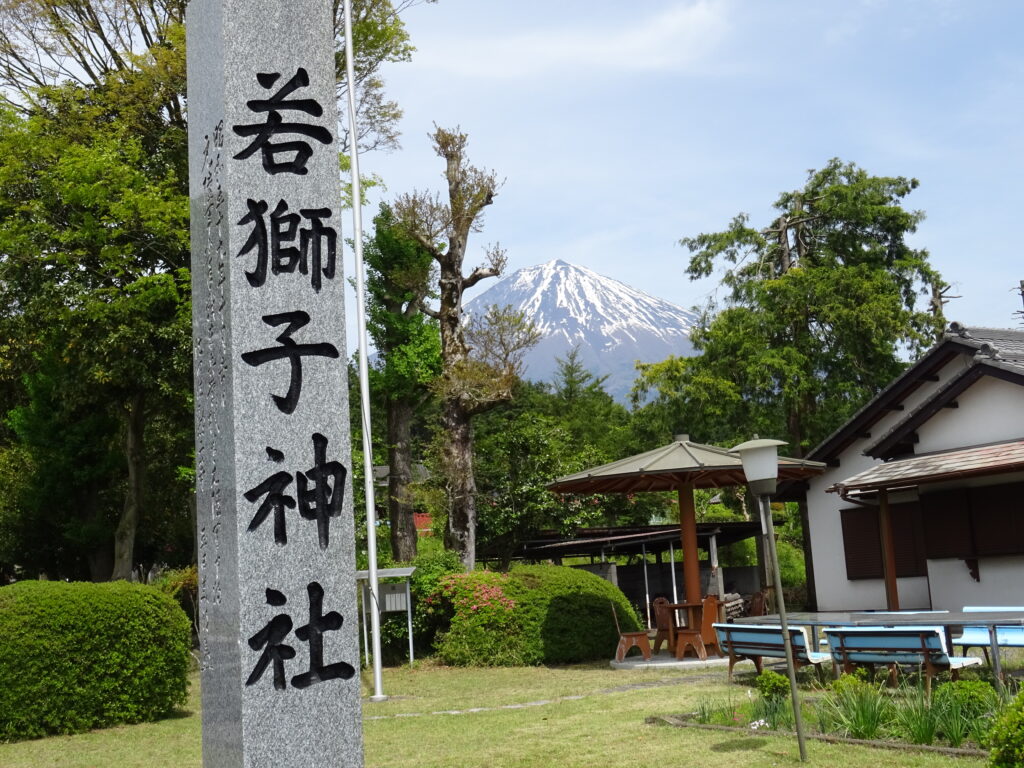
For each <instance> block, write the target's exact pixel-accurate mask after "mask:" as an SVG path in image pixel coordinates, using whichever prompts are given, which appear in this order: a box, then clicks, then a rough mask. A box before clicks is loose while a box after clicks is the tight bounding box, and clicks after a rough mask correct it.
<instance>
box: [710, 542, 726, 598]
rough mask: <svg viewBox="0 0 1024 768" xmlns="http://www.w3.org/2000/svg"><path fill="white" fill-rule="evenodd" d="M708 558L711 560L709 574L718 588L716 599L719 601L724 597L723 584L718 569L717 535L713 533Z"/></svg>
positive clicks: (720, 570)
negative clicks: (712, 576)
mask: <svg viewBox="0 0 1024 768" xmlns="http://www.w3.org/2000/svg"><path fill="white" fill-rule="evenodd" d="M708 557H709V558H710V560H711V573H712V574H713V575H714V577H715V586H717V587H718V599H719V600H721V599H722V598H724V597H725V584H724V583H723V582H724V577H723V576H722V569H721V568H719V567H718V535H717V534H714V533H712V534H711V544H710V545H709V547H708Z"/></svg>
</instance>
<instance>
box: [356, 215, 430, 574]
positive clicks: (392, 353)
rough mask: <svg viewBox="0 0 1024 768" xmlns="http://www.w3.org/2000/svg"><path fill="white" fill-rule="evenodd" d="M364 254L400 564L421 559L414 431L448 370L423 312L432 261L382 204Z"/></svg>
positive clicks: (393, 544) (394, 542) (391, 519)
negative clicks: (443, 371) (414, 495)
mask: <svg viewBox="0 0 1024 768" xmlns="http://www.w3.org/2000/svg"><path fill="white" fill-rule="evenodd" d="M373 223H374V234H373V237H372V238H369V239H368V241H367V243H366V246H365V248H364V251H363V252H364V255H365V258H366V267H367V277H366V288H367V295H368V305H369V307H368V320H369V322H368V327H369V332H370V335H371V336H372V337H373V343H374V346H375V347H376V349H377V361H376V363H375V365H374V370H373V373H372V375H373V384H374V389H375V390H377V391H378V392H380V393H381V395H382V396H381V397H380V398H378V400H380V401H382V405H383V407H384V409H385V411H386V413H387V437H386V440H387V451H388V521H389V523H390V528H391V551H392V554H393V556H394V558H395V559H396V560H398V561H400V562H408V561H410V560H412V559H413V558H414V557H416V525H415V522H414V520H413V500H412V493H411V489H410V484H411V483H412V464H413V425H414V421H415V420H416V416H417V413H418V412H419V410H420V409H421V408H422V406H423V404H424V403H425V402H426V400H427V399H428V398H429V397H430V394H431V390H430V384H431V383H432V382H433V381H434V380H435V379H436V378H437V376H438V374H439V373H440V368H441V355H440V340H439V337H438V332H437V326H436V324H435V323H433V322H431V321H430V319H429V318H428V317H427V316H426V315H424V314H423V311H422V307H423V305H424V302H425V301H426V300H427V298H428V297H429V296H430V293H431V278H432V277H433V264H434V262H433V258H432V257H431V254H430V253H429V252H428V251H427V250H426V249H424V248H423V247H422V246H421V245H419V243H417V242H416V240H415V239H413V238H412V237H409V236H408V234H407V233H405V232H404V231H403V230H402V228H401V226H400V225H399V224H398V223H397V222H396V221H395V217H394V214H393V212H392V210H391V208H390V207H389V206H387V205H381V207H380V212H379V213H378V214H377V216H376V218H375V219H374V222H373Z"/></svg>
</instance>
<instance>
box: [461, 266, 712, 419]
mask: <svg viewBox="0 0 1024 768" xmlns="http://www.w3.org/2000/svg"><path fill="white" fill-rule="evenodd" d="M495 304H496V305H498V306H499V307H503V306H505V305H511V307H512V308H513V309H515V310H521V311H523V312H525V313H526V317H527V319H529V320H532V321H533V323H534V324H535V325H536V327H537V330H539V331H540V333H541V340H540V342H539V343H538V344H537V346H535V347H534V348H533V349H531V350H530V351H529V352H528V353H527V354H526V357H525V359H524V364H525V369H526V370H525V374H524V376H525V378H528V379H531V380H533V381H548V382H550V381H551V380H552V379H553V378H554V376H555V372H556V371H557V368H558V363H557V359H558V358H562V359H564V358H565V357H566V355H568V354H569V352H570V351H572V349H573V348H574V347H577V348H579V360H580V363H581V364H582V365H583V366H584V367H585V368H587V370H589V371H590V372H591V373H593V374H594V375H596V376H605V375H607V377H608V379H607V381H606V382H605V391H607V392H608V393H609V394H610V395H612V397H614V398H615V399H616V400H619V401H620V402H624V401H625V400H626V399H627V397H628V396H629V390H630V388H631V387H632V385H633V380H634V379H635V378H636V368H635V363H636V362H637V361H640V362H644V363H654V362H659V361H661V360H664V359H665V358H666V357H668V356H669V355H676V356H689V355H692V354H693V347H692V345H691V344H690V337H689V333H690V328H691V327H692V326H693V325H694V323H695V322H696V320H697V316H696V315H695V314H694V313H693V312H689V311H687V310H685V309H683V308H682V307H679V306H676V305H675V304H672V303H670V302H668V301H665V300H663V299H658V298H655V297H654V296H651V295H649V294H646V293H643V292H642V291H638V290H636V289H635V288H631V287H629V286H628V285H626V284H625V283H620V282H619V281H618V280H612V279H611V278H609V277H604V276H602V275H599V274H597V273H596V272H592V271H590V270H589V269H586V268H584V267H579V266H576V265H573V264H568V263H566V262H564V261H561V260H555V261H549V262H548V263H547V264H540V265H538V266H535V267H526V268H525V269H520V270H519V271H517V272H514V273H512V274H511V275H509V276H508V277H507V278H505V279H504V280H502V281H501V282H500V283H498V284H496V285H494V286H493V287H492V288H490V289H488V290H487V291H485V292H484V293H482V294H480V295H479V296H477V297H476V298H474V299H473V300H472V301H469V302H467V303H466V306H465V310H466V313H467V314H468V315H482V314H483V313H485V312H486V311H487V308H488V307H490V306H492V305H495Z"/></svg>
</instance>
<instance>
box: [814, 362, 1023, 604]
mask: <svg viewBox="0 0 1024 768" xmlns="http://www.w3.org/2000/svg"><path fill="white" fill-rule="evenodd" d="M966 364H967V358H966V357H958V358H955V359H954V360H952V361H951V362H950V363H948V364H947V365H946V366H944V367H943V368H942V369H941V370H940V371H939V374H938V378H939V381H938V382H925V383H924V384H922V385H921V386H920V387H918V388H917V389H916V390H915V391H914V392H912V393H911V394H910V395H908V396H907V398H906V400H905V401H904V402H903V406H904V410H902V411H893V412H891V413H889V414H887V415H885V416H883V417H882V418H881V419H880V420H879V421H878V422H877V423H876V424H875V425H874V426H872V427H871V437H870V438H861V439H858V440H855V441H854V442H853V443H852V444H851V445H850V447H849V448H847V449H846V450H845V451H844V452H843V453H842V455H841V456H840V457H839V466H838V467H830V468H829V469H827V470H826V471H825V473H824V474H822V475H820V476H819V477H815V478H812V479H811V480H810V481H809V490H808V491H807V516H808V523H809V526H810V539H811V552H812V558H813V560H814V586H815V590H816V592H817V596H818V609H819V610H822V611H838V610H849V609H858V608H884V607H885V605H886V602H885V583H884V581H883V580H882V579H857V580H855V581H850V580H849V579H847V578H846V554H845V552H844V550H843V528H842V521H841V520H840V516H839V510H840V509H846V508H847V507H851V506H854V505H853V504H852V503H851V502H847V501H843V499H841V498H840V497H839V494H837V493H827V492H826V490H825V489H827V488H829V487H830V486H832V485H835V484H836V483H837V482H839V481H841V480H845V479H846V478H848V477H852V476H853V475H856V474H857V473H858V472H863V471H864V470H866V469H870V468H871V467H873V466H875V465H876V464H880V463H881V462H880V461H878V460H877V459H872V458H869V457H867V456H865V455H864V454H863V451H864V449H865V448H867V447H868V446H869V445H870V444H871V443H872V442H874V441H875V440H877V439H878V438H879V437H880V436H881V435H883V434H884V433H885V432H887V431H888V430H889V429H891V428H892V427H893V426H895V425H896V423H897V422H899V421H900V420H901V419H903V418H904V417H905V416H906V415H907V413H909V412H910V411H911V410H912V409H913V408H915V407H917V406H918V405H920V404H921V403H922V402H923V401H924V400H925V399H926V398H927V397H929V396H930V395H931V394H932V393H933V392H934V391H935V388H937V387H941V386H943V385H944V384H945V383H946V382H947V381H949V379H950V378H951V377H952V376H954V375H956V374H957V373H959V372H960V371H962V370H963V369H964V367H965V366H966ZM1018 390H1019V388H1018ZM1018 398H1019V394H1018ZM1018 402H1019V401H1018ZM957 410H959V409H957ZM894 501H895V499H894ZM896 584H897V589H898V591H899V596H900V608H905V609H912V608H929V607H930V606H931V602H930V596H929V588H928V579H927V578H926V577H923V576H920V577H914V578H903V579H897V582H896Z"/></svg>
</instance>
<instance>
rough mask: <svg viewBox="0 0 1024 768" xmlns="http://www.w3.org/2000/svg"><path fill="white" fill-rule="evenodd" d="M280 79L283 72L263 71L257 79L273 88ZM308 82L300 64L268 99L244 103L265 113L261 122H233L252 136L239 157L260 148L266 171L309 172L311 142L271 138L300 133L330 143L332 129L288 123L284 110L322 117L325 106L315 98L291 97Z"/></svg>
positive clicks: (236, 128)
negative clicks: (239, 123) (274, 139)
mask: <svg viewBox="0 0 1024 768" xmlns="http://www.w3.org/2000/svg"><path fill="white" fill-rule="evenodd" d="M280 78H281V73H280V72H260V73H258V74H257V75H256V80H257V81H258V82H259V84H260V86H261V87H263V88H265V89H267V90H270V89H271V88H273V87H274V85H275V84H276V83H277V81H278V80H279V79H280ZM308 85H309V75H308V74H307V73H306V70H305V69H303V68H302V67H299V68H298V69H297V70H296V72H295V74H294V75H293V76H292V77H291V79H289V80H287V81H286V82H285V83H284V85H282V86H281V87H280V88H279V89H278V90H277V92H276V93H274V94H273V95H272V96H271V97H270V98H269V99H252V100H250V101H247V102H245V105H246V106H247V107H248V108H249V109H250V110H251V111H253V112H255V113H257V114H266V120H265V121H264V122H262V123H250V124H246V125H233V126H231V130H233V131H234V132H235V133H236V134H238V135H239V136H243V137H250V136H251V137H252V142H250V144H249V146H247V147H246V148H245V149H243V150H242V151H241V152H239V153H238V154H237V155H235V156H234V157H235V159H236V160H245V159H246V158H248V157H251V156H252V155H253V154H255V153H256V152H257V151H259V152H260V153H261V154H262V157H263V170H265V171H266V172H267V173H270V174H277V173H294V174H297V175H299V176H305V175H306V174H307V173H309V169H308V168H306V163H307V162H308V161H309V158H310V157H312V155H313V147H312V146H310V144H309V142H308V141H303V140H301V139H294V140H292V141H277V142H275V141H271V139H273V138H274V137H275V136H280V135H282V134H284V135H288V134H291V135H298V136H307V137H309V138H311V139H314V140H315V141H319V142H320V143H321V144H330V143H331V142H332V141H333V140H334V138H333V137H332V136H331V132H330V131H328V130H327V129H326V128H324V127H323V126H320V125H314V124H311V123H304V122H285V119H284V118H283V117H282V116H281V113H282V112H285V111H291V112H303V113H305V114H307V115H311V116H313V117H320V116H321V115H322V114H323V113H324V110H323V107H321V106H320V103H319V102H318V101H316V99H289V98H288V97H289V96H291V95H292V94H293V93H294V92H295V91H297V90H298V89H299V88H305V87H306V86H308Z"/></svg>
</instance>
